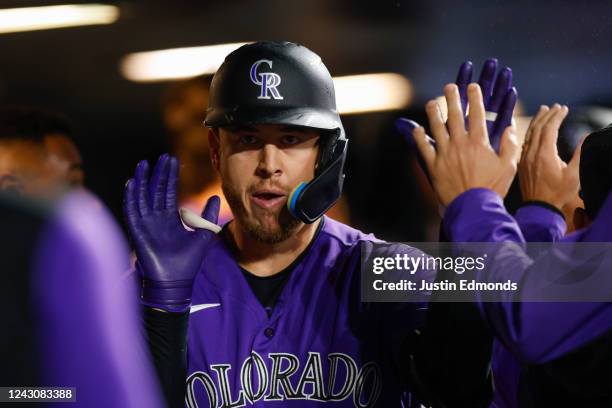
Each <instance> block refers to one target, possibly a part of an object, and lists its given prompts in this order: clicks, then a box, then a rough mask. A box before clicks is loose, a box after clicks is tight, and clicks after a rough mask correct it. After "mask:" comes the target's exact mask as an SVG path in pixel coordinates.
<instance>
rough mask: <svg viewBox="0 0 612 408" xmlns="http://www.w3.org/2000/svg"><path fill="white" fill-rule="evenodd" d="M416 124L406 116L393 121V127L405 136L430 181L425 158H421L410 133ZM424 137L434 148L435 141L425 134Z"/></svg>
mask: <svg viewBox="0 0 612 408" xmlns="http://www.w3.org/2000/svg"><path fill="white" fill-rule="evenodd" d="M418 126H419V124H418V123H417V122H415V121H414V120H410V119H406V118H399V119H397V120H396V121H395V128H396V129H397V131H398V132H400V133H401V134H402V135H404V137H405V138H406V141H407V142H408V145H409V146H410V148H411V149H412V150H414V152H415V154H416V157H417V160H418V162H419V165H420V166H421V169H422V170H423V172H424V173H425V175H426V176H427V179H428V180H429V182H430V183H431V178H430V177H429V171H428V170H427V165H426V164H425V160H423V156H421V152H420V151H419V149H418V148H417V146H416V142H415V140H414V135H413V134H412V132H413V131H414V129H416V128H417V127H418ZM426 137H427V141H428V142H429V143H430V144H431V145H432V146H433V147H434V149H435V148H436V141H435V140H434V139H433V138H431V137H429V136H427V135H426Z"/></svg>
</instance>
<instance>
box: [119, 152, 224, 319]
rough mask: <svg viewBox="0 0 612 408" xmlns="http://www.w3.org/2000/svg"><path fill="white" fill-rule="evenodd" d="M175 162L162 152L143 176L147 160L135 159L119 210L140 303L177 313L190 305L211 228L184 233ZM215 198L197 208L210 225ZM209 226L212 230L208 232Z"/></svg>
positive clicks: (215, 210) (216, 205)
mask: <svg viewBox="0 0 612 408" xmlns="http://www.w3.org/2000/svg"><path fill="white" fill-rule="evenodd" d="M177 181H178V161H177V159H176V158H174V157H170V156H169V155H167V154H164V155H162V156H161V157H160V158H159V160H158V161H157V164H156V165H155V169H154V170H153V176H152V177H151V179H150V180H149V164H148V162H147V161H146V160H145V161H141V162H140V163H138V166H137V167H136V174H135V177H134V178H131V179H130V180H128V182H127V184H126V186H125V196H124V202H123V211H124V215H125V219H126V221H127V225H128V230H129V233H130V237H131V238H132V241H133V244H134V248H135V251H136V257H137V261H136V267H137V269H138V270H139V272H140V274H141V276H142V303H143V304H145V305H147V306H150V307H156V308H160V309H163V310H166V311H170V312H182V311H184V310H186V309H187V308H188V307H189V304H190V303H191V291H192V287H193V281H194V279H195V276H196V274H197V272H198V270H199V268H200V266H201V264H202V261H203V259H204V255H205V249H206V246H207V245H208V243H209V242H210V240H211V238H212V237H213V236H214V234H215V232H218V228H214V227H217V226H216V225H213V227H212V228H211V227H207V228H209V229H197V230H194V231H189V230H187V229H185V228H184V227H183V225H182V223H181V218H180V217H179V213H178V210H177ZM219 207H220V200H219V197H217V196H212V197H211V198H210V199H209V200H208V202H207V203H206V206H205V208H204V211H203V217H204V219H206V220H207V221H208V222H210V223H212V224H216V222H217V219H218V216H219ZM211 230H214V232H213V231H211Z"/></svg>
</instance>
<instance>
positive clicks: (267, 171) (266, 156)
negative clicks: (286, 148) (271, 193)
mask: <svg viewBox="0 0 612 408" xmlns="http://www.w3.org/2000/svg"><path fill="white" fill-rule="evenodd" d="M282 173H283V172H282V168H281V151H280V149H279V148H278V147H277V146H276V145H275V144H273V143H267V144H265V145H264V146H263V147H262V149H261V150H260V152H259V163H258V164H257V169H256V174H257V175H258V176H259V177H263V178H269V177H274V176H279V175H281V174H282Z"/></svg>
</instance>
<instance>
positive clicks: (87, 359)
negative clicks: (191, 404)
mask: <svg viewBox="0 0 612 408" xmlns="http://www.w3.org/2000/svg"><path fill="white" fill-rule="evenodd" d="M49 201H50V200H47V201H45V202H44V204H43V203H42V202H40V201H33V200H29V199H26V198H24V197H17V196H16V195H15V194H9V193H5V192H0V225H2V230H1V232H0V243H1V245H0V255H1V256H0V270H2V285H0V295H1V296H0V304H1V306H2V310H3V311H4V313H3V316H2V323H3V327H4V328H5V329H4V330H3V331H2V334H1V335H0V347H1V350H2V354H1V355H0V361H1V362H2V364H0V383H1V384H3V386H5V387H8V386H11V387H40V388H41V389H39V390H37V391H35V392H34V393H33V394H29V393H28V392H25V393H23V394H22V395H19V394H17V393H16V392H15V390H13V393H12V394H8V395H7V392H6V391H4V393H3V394H4V395H3V398H7V397H9V399H10V398H12V401H11V400H8V401H7V400H6V399H3V401H4V403H9V406H18V405H19V406H28V405H29V406H33V405H34V402H33V401H31V400H30V401H27V400H25V399H27V398H28V397H30V398H32V397H33V398H38V401H37V402H50V399H51V398H53V399H54V400H53V401H54V404H53V406H57V407H63V406H67V407H68V406H70V407H72V406H74V407H88V408H102V407H125V408H136V407H142V406H146V407H151V408H154V407H155V408H156V407H162V406H163V402H162V395H161V393H160V392H159V390H158V386H157V384H156V378H155V376H154V375H153V373H152V372H151V371H152V363H151V361H150V358H149V356H148V353H147V350H146V344H145V342H144V340H143V339H142V338H141V336H140V330H139V327H140V321H139V319H140V317H139V313H138V312H139V305H138V302H135V301H134V297H133V296H134V292H135V290H136V288H135V287H133V286H131V285H130V284H133V281H132V280H126V279H123V278H124V277H125V275H126V272H128V271H129V252H128V248H127V243H126V242H125V240H124V238H123V236H122V234H121V230H120V228H119V226H118V225H117V223H116V222H115V220H114V219H113V217H112V216H111V215H110V213H109V212H108V211H107V209H106V208H105V207H104V205H103V204H102V203H101V202H100V201H99V200H98V199H97V198H96V197H94V196H93V195H91V194H89V193H87V192H85V191H73V192H71V193H69V194H66V195H64V196H62V197H61V198H58V199H57V200H55V201H54V202H53V203H50V202H49ZM122 276H123V278H122ZM52 387H62V388H63V389H62V390H60V389H58V388H55V389H53V388H52ZM68 387H70V388H71V389H66V388H68ZM30 391H32V390H30ZM24 400H25V401H24ZM10 402H22V403H24V402H25V403H24V404H11V403H10ZM27 402H29V404H28V403H27ZM2 405H4V404H2ZM36 405H38V404H36ZM43 405H44V404H43Z"/></svg>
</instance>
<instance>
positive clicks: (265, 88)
mask: <svg viewBox="0 0 612 408" xmlns="http://www.w3.org/2000/svg"><path fill="white" fill-rule="evenodd" d="M263 63H265V64H268V66H269V67H270V68H272V61H270V60H266V59H261V60H259V61H257V62H255V63H254V64H253V65H251V81H252V82H253V83H254V84H255V85H260V86H261V92H260V93H259V96H258V97H257V99H270V94H271V95H272V98H274V99H283V97H282V95H281V94H280V92H278V89H276V87H277V86H279V85H280V83H281V77H280V75H278V74H275V73H274V72H261V73H258V72H257V69H258V68H259V65H261V64H263ZM258 76H259V77H261V79H259V78H258Z"/></svg>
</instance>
